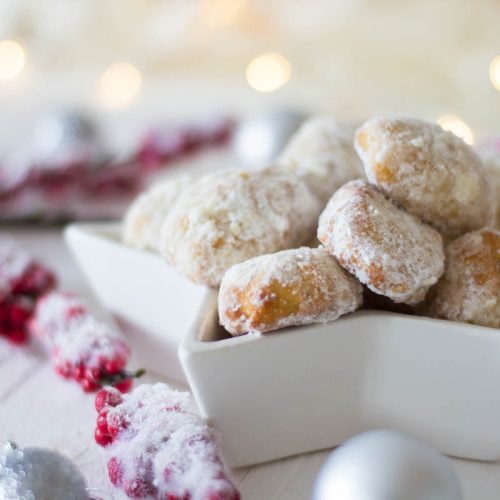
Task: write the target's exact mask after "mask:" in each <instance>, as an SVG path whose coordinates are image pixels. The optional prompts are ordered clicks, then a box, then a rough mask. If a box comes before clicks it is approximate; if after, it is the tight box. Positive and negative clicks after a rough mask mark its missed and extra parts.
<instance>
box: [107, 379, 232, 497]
mask: <svg viewBox="0 0 500 500" xmlns="http://www.w3.org/2000/svg"><path fill="white" fill-rule="evenodd" d="M106 418H107V421H108V423H109V424H110V425H114V424H113V422H121V424H120V427H121V430H120V431H119V433H118V434H117V436H116V439H115V440H114V441H113V443H112V444H111V445H110V446H108V447H107V450H109V452H110V454H111V455H112V460H113V461H114V462H115V464H117V467H118V468H119V471H120V473H119V474H114V475H113V476H114V477H113V480H114V481H113V482H114V483H115V484H116V485H117V486H119V487H121V488H123V489H124V490H125V492H126V493H127V494H129V495H130V492H131V491H137V492H138V494H137V495H136V496H135V497H136V498H142V497H144V496H146V494H150V495H153V496H154V497H155V498H189V499H190V500H206V499H208V498H211V497H210V496H209V493H211V492H213V493H214V497H213V498H227V499H228V500H236V499H238V498H239V494H238V492H237V490H236V488H235V487H234V485H233V484H232V483H231V481H230V480H229V479H228V478H227V476H226V475H225V471H224V466H223V464H222V461H221V459H220V457H219V452H220V451H219V436H218V434H217V433H216V432H215V430H214V429H212V428H210V427H209V426H207V424H206V423H205V421H204V420H203V419H202V418H201V417H200V416H199V415H198V414H197V413H196V411H195V408H194V406H193V403H192V400H191V398H190V395H189V393H187V392H178V391H175V390H173V389H171V388H170V387H168V386H167V385H165V384H154V385H142V386H139V387H138V388H137V389H135V390H134V391H133V392H132V393H131V394H129V395H124V396H123V401H122V402H121V403H120V404H118V405H117V406H115V407H114V408H109V409H108V410H107V414H106ZM225 492H227V493H228V496H227V497H225V496H217V495H216V494H217V493H218V494H219V495H222V493H225ZM169 495H170V496H169Z"/></svg>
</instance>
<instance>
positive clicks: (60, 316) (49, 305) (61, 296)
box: [30, 291, 88, 343]
mask: <svg viewBox="0 0 500 500" xmlns="http://www.w3.org/2000/svg"><path fill="white" fill-rule="evenodd" d="M87 314H88V310H87V305H86V304H85V302H84V301H83V300H81V299H80V298H79V297H77V296H76V295H75V294H73V293H69V292H56V291H53V292H49V293H47V294H45V295H44V296H43V297H41V298H40V299H39V300H38V301H37V304H36V308H35V311H34V314H33V317H32V319H31V321H30V332H31V334H32V335H34V336H35V337H38V338H39V339H40V340H42V341H43V342H50V343H52V342H54V340H55V338H56V336H57V335H60V334H64V332H65V330H67V329H69V328H70V323H71V322H72V321H75V320H76V321H79V320H80V319H81V317H82V316H85V315H87Z"/></svg>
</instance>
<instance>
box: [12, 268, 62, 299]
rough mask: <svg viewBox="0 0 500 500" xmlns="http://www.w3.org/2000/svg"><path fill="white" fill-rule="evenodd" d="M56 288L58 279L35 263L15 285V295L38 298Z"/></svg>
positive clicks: (13, 291)
mask: <svg viewBox="0 0 500 500" xmlns="http://www.w3.org/2000/svg"><path fill="white" fill-rule="evenodd" d="M55 286H56V277H55V275H54V274H53V273H52V272H51V271H49V270H48V269H47V268H46V267H45V266H43V265H41V264H39V263H37V262H33V263H31V264H30V265H29V266H28V267H27V269H26V270H25V271H24V273H23V274H22V276H20V277H19V278H18V279H17V280H16V281H15V283H14V285H13V287H12V293H13V294H14V295H31V296H34V297H38V296H40V295H42V294H43V293H45V292H47V291H49V290H51V289H52V288H54V287H55Z"/></svg>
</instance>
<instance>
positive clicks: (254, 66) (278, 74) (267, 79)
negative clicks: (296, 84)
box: [246, 52, 292, 92]
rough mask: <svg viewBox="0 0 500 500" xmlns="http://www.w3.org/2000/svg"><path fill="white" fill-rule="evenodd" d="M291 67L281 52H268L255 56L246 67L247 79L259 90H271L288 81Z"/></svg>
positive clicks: (251, 85)
mask: <svg viewBox="0 0 500 500" xmlns="http://www.w3.org/2000/svg"><path fill="white" fill-rule="evenodd" d="M291 74H292V68H291V67H290V63H289V62H288V59H287V58H286V57H285V56H283V55H282V54H278V53H276V52H269V53H267V54H262V55H260V56H257V57H255V58H254V59H252V60H251V61H250V63H249V64H248V67H247V72H246V75H247V80H248V83H249V85H250V87H252V88H253V89H255V90H258V91H259V92H273V91H274V90H277V89H279V88H280V87H282V86H283V85H285V83H287V82H288V80H289V79H290V76H291Z"/></svg>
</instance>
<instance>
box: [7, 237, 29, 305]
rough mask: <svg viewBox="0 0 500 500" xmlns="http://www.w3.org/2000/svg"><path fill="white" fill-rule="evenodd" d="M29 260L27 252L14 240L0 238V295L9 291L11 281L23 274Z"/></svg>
mask: <svg viewBox="0 0 500 500" xmlns="http://www.w3.org/2000/svg"><path fill="white" fill-rule="evenodd" d="M31 262H32V261H31V258H30V256H29V255H28V253H27V252H25V251H24V250H23V249H22V248H21V247H20V246H19V245H17V244H16V243H15V241H14V240H12V239H11V238H8V237H2V238H0V297H2V296H4V295H6V294H8V293H9V292H10V290H11V286H12V284H13V282H14V281H15V280H17V279H18V278H20V277H21V276H22V275H23V274H24V272H25V271H26V270H27V269H28V266H29V265H30V264H31Z"/></svg>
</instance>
